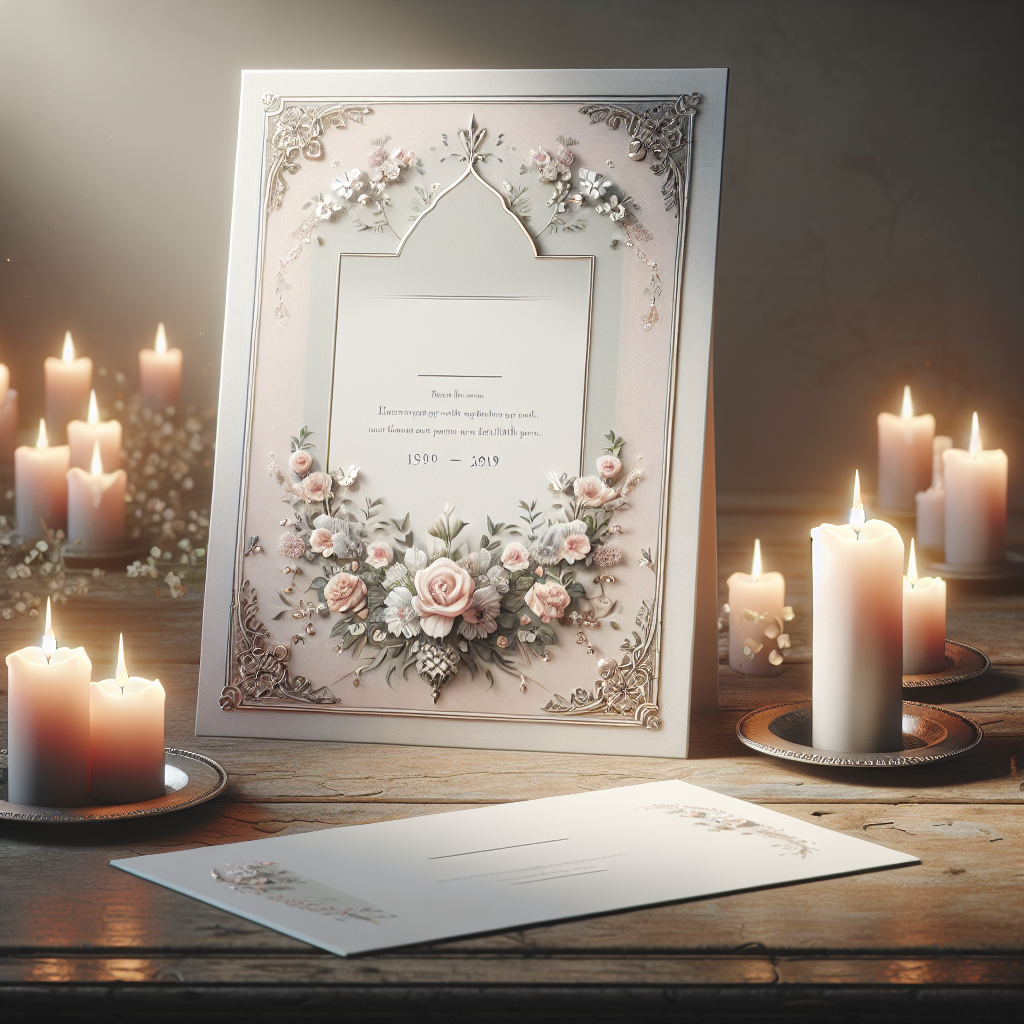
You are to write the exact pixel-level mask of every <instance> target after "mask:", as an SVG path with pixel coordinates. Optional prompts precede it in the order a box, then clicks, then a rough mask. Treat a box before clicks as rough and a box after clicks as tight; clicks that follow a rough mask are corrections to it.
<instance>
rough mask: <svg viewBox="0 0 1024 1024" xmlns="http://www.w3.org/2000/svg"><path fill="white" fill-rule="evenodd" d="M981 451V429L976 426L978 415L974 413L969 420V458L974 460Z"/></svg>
mask: <svg viewBox="0 0 1024 1024" xmlns="http://www.w3.org/2000/svg"><path fill="white" fill-rule="evenodd" d="M981 450H982V449H981V429H980V428H979V426H978V414H977V413H975V414H974V416H973V418H972V419H971V449H970V451H971V458H972V459H976V458H977V457H978V456H979V455H980V454H981Z"/></svg>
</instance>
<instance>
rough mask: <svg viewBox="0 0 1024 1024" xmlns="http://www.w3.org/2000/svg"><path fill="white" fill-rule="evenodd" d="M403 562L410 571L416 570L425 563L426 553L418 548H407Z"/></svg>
mask: <svg viewBox="0 0 1024 1024" xmlns="http://www.w3.org/2000/svg"><path fill="white" fill-rule="evenodd" d="M405 564H406V566H407V567H408V568H409V570H410V572H416V570H417V569H422V568H423V567H424V566H425V565H426V564H427V553H426V551H421V550H420V549H419V548H408V549H407V550H406V552H405Z"/></svg>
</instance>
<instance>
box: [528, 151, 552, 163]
mask: <svg viewBox="0 0 1024 1024" xmlns="http://www.w3.org/2000/svg"><path fill="white" fill-rule="evenodd" d="M530 160H531V161H532V162H533V163H535V164H536V165H537V166H538V167H543V166H544V165H545V164H549V163H551V154H550V153H549V152H548V151H547V150H546V149H531V150H530Z"/></svg>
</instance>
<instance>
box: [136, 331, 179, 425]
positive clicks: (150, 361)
mask: <svg viewBox="0 0 1024 1024" xmlns="http://www.w3.org/2000/svg"><path fill="white" fill-rule="evenodd" d="M139 377H140V378H141V380H142V397H143V398H144V399H145V401H146V405H148V406H149V407H150V408H152V409H159V410H161V411H162V410H164V409H166V408H167V406H169V405H175V404H176V403H177V401H178V399H179V397H180V396H181V349H180V348H170V349H169V348H168V347H167V334H166V333H165V332H164V325H163V324H157V328H156V342H155V344H154V345H153V347H152V348H144V349H140V350H139Z"/></svg>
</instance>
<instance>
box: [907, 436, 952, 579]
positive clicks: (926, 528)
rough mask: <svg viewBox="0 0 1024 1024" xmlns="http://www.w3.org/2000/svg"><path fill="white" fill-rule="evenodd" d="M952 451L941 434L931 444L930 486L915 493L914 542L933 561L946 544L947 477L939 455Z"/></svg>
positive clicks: (947, 440)
mask: <svg viewBox="0 0 1024 1024" xmlns="http://www.w3.org/2000/svg"><path fill="white" fill-rule="evenodd" d="M952 447H953V439H952V438H951V437H946V436H945V435H943V434H939V435H937V436H936V438H935V440H934V441H932V484H931V487H929V488H928V490H926V491H918V492H917V495H916V496H915V501H916V503H917V539H918V541H919V542H920V544H921V548H922V549H923V550H925V551H928V552H929V553H931V554H933V555H934V557H935V558H936V559H941V558H942V548H943V545H944V544H945V536H946V533H945V529H946V528H945V522H946V477H945V473H944V472H943V468H942V453H943V452H944V451H945V450H946V449H947V448H952Z"/></svg>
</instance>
